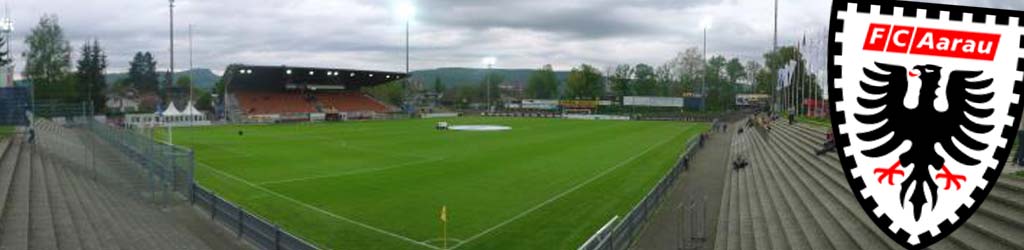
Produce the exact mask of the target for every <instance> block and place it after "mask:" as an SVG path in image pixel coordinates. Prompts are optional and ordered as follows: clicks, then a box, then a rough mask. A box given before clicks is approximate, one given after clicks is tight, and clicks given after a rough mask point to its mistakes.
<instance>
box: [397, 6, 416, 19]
mask: <svg viewBox="0 0 1024 250" xmlns="http://www.w3.org/2000/svg"><path fill="white" fill-rule="evenodd" d="M396 11H397V14H398V17H399V18H401V19H402V20H405V21H411V20H412V19H413V18H414V17H415V16H416V7H413V6H412V3H409V2H402V3H399V4H398V8H397V9H396Z"/></svg>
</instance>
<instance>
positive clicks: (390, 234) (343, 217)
mask: <svg viewBox="0 0 1024 250" xmlns="http://www.w3.org/2000/svg"><path fill="white" fill-rule="evenodd" d="M199 165H200V166H202V167H205V168H206V169H209V170H210V171H213V172H214V173H217V174H219V175H222V176H224V177H228V178H231V179H233V180H236V181H239V182H241V183H245V184H246V185H249V186H251V187H253V188H256V189H259V190H261V191H264V192H267V193H269V194H272V195H274V196H277V197H280V198H282V199H285V200H288V201H290V202H293V203H295V204H299V205H301V206H303V207H306V208H308V209H310V210H313V211H316V212H319V213H322V214H324V215H327V216H331V217H333V218H335V219H338V220H342V221H345V222H348V223H352V224H355V225H357V226H360V227H362V228H365V229H369V230H371V231H374V232H377V233H380V234H383V235H387V236H391V237H394V238H396V239H399V240H402V241H405V242H408V243H412V244H415V245H418V246H423V247H427V248H430V249H435V250H441V248H439V247H436V246H433V245H430V244H426V243H423V242H420V241H417V240H413V239H410V238H409V237H405V236H402V235H399V234H397V233H392V232H390V231H387V230H384V229H380V228H377V227H374V226H370V225H367V224H366V223H362V222H359V221H356V220H353V219H349V218H348V217H345V216H341V215H337V214H334V213H331V212H328V211H326V210H323V209H321V208H319V207H316V206H313V205H310V204H308V203H305V202H302V201H299V200H296V199H294V198H292V197H288V196H286V195H283V194H280V193H278V192H274V191H272V190H270V189H267V188H265V187H261V186H259V185H256V184H254V183H252V182H249V181H246V180H244V179H242V178H239V177H238V176H234V175H232V174H228V173H225V172H223V171H220V170H218V169H214V168H212V167H210V166H208V165H206V164H205V163H201V162H200V163H199Z"/></svg>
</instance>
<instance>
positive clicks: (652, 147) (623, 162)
mask: <svg viewBox="0 0 1024 250" xmlns="http://www.w3.org/2000/svg"><path fill="white" fill-rule="evenodd" d="M679 135H682V134H681V133H680V134H679ZM679 135H676V136H674V137H670V138H668V139H666V140H664V141H662V142H660V143H658V144H654V145H652V146H650V147H648V148H647V149H645V150H644V151H643V152H640V153H639V154H635V155H633V156H632V157H629V158H627V159H626V160H623V161H622V162H619V163H618V164H615V166H612V167H610V168H608V169H605V170H604V171H601V172H600V173H598V174H597V175H594V176H593V177H590V179H587V180H584V181H583V182H581V183H579V184H576V186H573V187H572V188H569V189H567V190H565V191H563V192H562V193H559V194H557V195H555V196H553V197H551V198H549V199H547V200H545V201H544V202H541V203H540V204H537V205H536V206H533V207H531V208H530V209H527V210H526V211H523V212H522V213H519V214H517V215H516V216H513V217H512V218H509V219H508V220H505V221H502V222H501V223H498V224H497V225H494V226H493V227H490V228H488V229H484V230H483V231H481V232H480V233H477V234H476V235H473V236H471V237H469V238H467V239H466V240H465V241H463V242H461V243H459V244H458V245H455V246H454V247H451V248H449V249H457V248H459V247H460V246H462V245H463V244H466V243H469V242H471V241H473V240H476V239H477V238H480V236H484V235H486V234H488V233H490V232H491V231H494V230H495V229H498V228H501V227H504V226H505V225H507V224H508V223H512V222H513V221H515V220H518V219H519V218H522V217H523V216H526V215H527V214H530V213H533V211H536V210H537V209H540V208H542V207H544V206H546V205H548V204H550V203H552V202H554V201H556V200H558V199H561V198H562V197H564V196H566V195H568V194H569V193H572V192H574V191H576V190H577V189H580V188H582V187H583V186H586V185H587V184H590V183H591V182H594V181H595V180H597V179H600V178H601V177H604V176H605V175H607V174H608V173H611V172H612V171H615V170H616V169H619V168H620V167H622V166H625V165H626V164H627V163H630V162H633V161H634V160H636V159H637V158H640V156H643V155H646V154H647V152H650V151H651V150H653V149H655V148H658V147H660V146H661V145H664V144H666V143H668V142H670V141H672V140H673V139H675V138H677V137H679Z"/></svg>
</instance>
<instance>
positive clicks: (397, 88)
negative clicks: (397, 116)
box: [366, 82, 405, 105]
mask: <svg viewBox="0 0 1024 250" xmlns="http://www.w3.org/2000/svg"><path fill="white" fill-rule="evenodd" d="M402 85H403V84H401V83H398V82H392V83H387V84H381V85H377V86H373V87H369V88H367V89H366V92H367V93H369V94H370V95H372V96H373V97H376V98H378V99H380V100H383V101H385V102H387V103H390V104H392V105H402V103H403V102H404V101H405V90H404V89H403V87H402Z"/></svg>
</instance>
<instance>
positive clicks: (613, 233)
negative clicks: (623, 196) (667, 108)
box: [578, 138, 700, 250]
mask: <svg viewBox="0 0 1024 250" xmlns="http://www.w3.org/2000/svg"><path fill="white" fill-rule="evenodd" d="M696 139H697V138H693V139H690V141H688V142H687V143H686V150H685V151H683V152H684V153H683V155H682V156H681V157H680V158H679V161H678V162H677V163H676V165H675V166H674V167H672V169H670V170H669V172H668V173H667V174H665V176H664V177H662V178H661V180H660V181H658V184H657V185H655V186H654V188H653V189H651V191H650V192H649V193H647V196H644V198H643V200H640V202H639V203H637V204H636V206H634V207H633V209H632V210H630V211H629V213H628V214H626V216H625V217H622V219H621V220H618V223H615V220H614V219H613V220H612V221H611V222H609V224H614V226H610V227H609V225H606V226H605V227H602V228H601V229H600V230H598V232H597V233H595V234H594V236H592V237H591V239H590V240H588V241H587V242H585V243H583V245H581V246H580V247H579V248H578V249H579V250H611V249H626V248H629V246H630V245H631V244H633V241H634V240H635V239H636V234H637V233H638V232H639V231H640V228H642V227H643V225H644V223H645V222H646V221H647V219H648V217H650V215H651V214H652V213H653V212H654V211H655V209H657V207H658V205H659V204H660V203H661V200H662V198H664V197H665V194H666V193H667V192H668V190H669V188H670V187H672V184H673V183H674V182H675V180H676V178H677V177H679V174H680V173H682V172H683V170H685V169H686V167H687V166H688V165H689V164H690V163H689V161H690V159H691V158H693V154H694V153H695V152H696V149H698V148H699V147H700V145H698V143H697V142H698V140H696Z"/></svg>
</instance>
